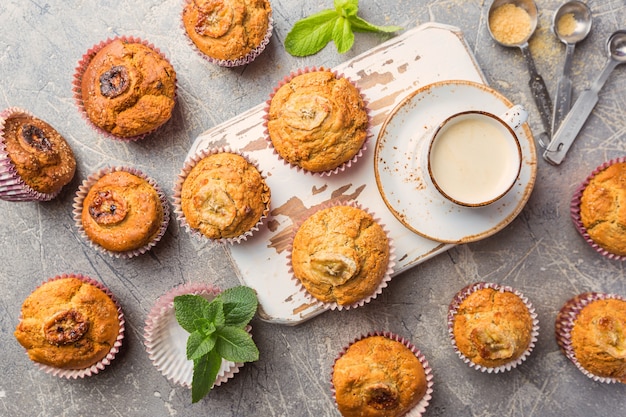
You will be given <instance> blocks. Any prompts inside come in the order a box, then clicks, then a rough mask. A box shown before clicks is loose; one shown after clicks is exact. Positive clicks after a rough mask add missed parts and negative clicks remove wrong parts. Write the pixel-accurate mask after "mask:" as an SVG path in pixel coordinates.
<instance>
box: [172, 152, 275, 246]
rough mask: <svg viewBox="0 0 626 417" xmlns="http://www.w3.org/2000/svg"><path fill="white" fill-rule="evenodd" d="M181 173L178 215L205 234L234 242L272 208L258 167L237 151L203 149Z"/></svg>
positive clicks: (194, 229) (187, 223)
mask: <svg viewBox="0 0 626 417" xmlns="http://www.w3.org/2000/svg"><path fill="white" fill-rule="evenodd" d="M179 177H180V178H181V180H180V181H179V183H178V184H177V189H176V190H175V201H177V202H178V205H179V206H180V214H179V218H180V219H181V221H183V220H184V223H183V224H186V225H187V226H188V227H189V228H190V229H191V230H192V231H194V232H196V233H198V234H199V235H201V236H204V237H206V238H209V239H215V240H220V239H225V240H228V241H229V242H230V243H234V242H235V241H237V239H239V238H243V237H245V236H246V234H248V233H251V231H252V230H253V229H254V228H258V226H259V224H260V222H261V221H262V220H263V218H264V217H265V216H266V215H267V213H268V212H269V205H270V197H271V192H270V188H269V187H268V186H267V184H266V182H265V179H264V178H263V176H262V175H261V172H260V171H259V170H258V169H257V167H256V166H255V165H254V164H253V163H251V162H250V161H249V160H248V159H247V158H245V157H244V156H243V155H240V154H238V153H236V152H231V151H228V150H220V149H214V150H212V151H211V150H209V151H204V152H201V153H200V154H199V155H196V158H194V159H193V160H192V161H191V162H190V164H188V166H187V167H185V168H184V169H183V173H182V174H181V175H180V176H179Z"/></svg>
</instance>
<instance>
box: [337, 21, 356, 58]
mask: <svg viewBox="0 0 626 417" xmlns="http://www.w3.org/2000/svg"><path fill="white" fill-rule="evenodd" d="M333 42H335V46H336V47H337V52H339V53H340V54H343V53H346V52H348V51H349V50H350V48H352V45H353V44H354V32H352V29H351V28H350V21H349V20H348V19H346V18H345V17H340V18H339V19H337V21H336V22H335V27H334V28H333Z"/></svg>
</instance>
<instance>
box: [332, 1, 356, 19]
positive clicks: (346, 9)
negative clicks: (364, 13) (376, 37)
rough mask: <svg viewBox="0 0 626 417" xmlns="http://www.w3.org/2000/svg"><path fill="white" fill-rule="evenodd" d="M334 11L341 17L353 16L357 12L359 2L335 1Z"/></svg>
mask: <svg viewBox="0 0 626 417" xmlns="http://www.w3.org/2000/svg"><path fill="white" fill-rule="evenodd" d="M335 10H336V11H337V14H339V15H340V16H343V17H348V16H355V15H356V14H357V12H358V11H359V0H335Z"/></svg>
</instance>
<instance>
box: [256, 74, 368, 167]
mask: <svg viewBox="0 0 626 417" xmlns="http://www.w3.org/2000/svg"><path fill="white" fill-rule="evenodd" d="M316 71H330V72H332V73H333V74H334V75H335V77H336V78H344V79H346V80H348V81H350V83H351V84H352V85H353V86H354V87H356V89H357V90H358V91H359V94H360V95H361V98H362V99H363V105H364V108H365V111H366V112H367V118H368V129H367V136H366V138H365V140H364V141H363V145H362V146H361V149H359V151H358V152H357V153H356V154H355V155H354V156H353V157H352V158H351V159H349V160H348V161H346V162H344V163H343V164H341V165H339V166H338V167H336V168H334V169H331V170H328V171H320V172H313V171H309V170H307V169H304V168H302V167H300V166H298V165H295V164H292V163H290V162H288V161H286V160H285V159H284V158H283V157H282V156H281V155H280V154H279V153H278V151H276V148H275V147H274V144H273V143H272V139H271V138H270V134H269V130H268V128H267V124H268V121H269V120H268V116H269V109H270V105H271V103H272V99H273V98H274V95H275V94H276V92H277V91H278V90H279V89H280V88H281V87H282V86H284V85H285V84H288V83H289V82H290V81H291V80H293V79H294V78H295V77H297V76H299V75H302V74H306V73H309V72H316ZM264 113H265V115H264V121H263V126H264V127H265V130H264V133H265V139H266V141H267V143H268V144H269V146H270V148H272V150H273V151H274V152H273V153H274V155H276V157H277V158H278V159H279V160H282V161H283V163H284V164H285V165H289V166H290V167H292V168H293V169H295V170H296V171H297V172H302V173H305V174H310V175H314V176H322V177H323V176H330V175H334V174H338V173H340V172H344V171H345V170H347V169H349V168H350V167H351V166H352V165H353V164H355V163H356V162H357V161H358V160H359V159H360V158H361V157H362V156H363V154H364V153H365V151H366V150H367V145H368V142H369V141H370V138H371V136H372V132H371V125H372V117H371V115H370V110H369V102H368V100H367V97H365V95H364V94H363V92H362V91H361V89H360V88H359V87H358V85H357V84H356V83H355V82H354V81H352V80H351V79H350V78H349V77H347V76H345V75H344V74H340V73H338V72H336V71H332V70H329V69H328V68H325V67H319V68H318V67H305V68H303V69H299V70H297V71H294V72H292V73H291V74H289V75H287V76H285V77H284V78H283V79H282V80H281V81H280V82H279V83H278V85H276V87H274V90H273V91H272V93H271V94H270V98H269V99H268V100H267V101H266V102H265V109H264Z"/></svg>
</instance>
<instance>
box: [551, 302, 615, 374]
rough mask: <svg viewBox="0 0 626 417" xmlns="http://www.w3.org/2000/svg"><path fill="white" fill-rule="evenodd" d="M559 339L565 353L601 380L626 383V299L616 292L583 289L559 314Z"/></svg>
mask: <svg viewBox="0 0 626 417" xmlns="http://www.w3.org/2000/svg"><path fill="white" fill-rule="evenodd" d="M555 329H556V340H557V343H558V345H559V347H560V348H561V351H562V352H563V353H564V354H565V356H566V357H567V358H568V359H569V360H570V361H572V363H574V364H575V365H576V366H577V367H578V368H579V369H580V370H581V371H582V372H583V373H584V374H586V375H587V376H588V377H589V378H592V379H594V380H596V381H600V382H607V383H613V382H621V383H626V300H625V299H624V298H623V297H620V296H618V295H615V294H602V293H593V292H589V293H582V294H579V295H577V296H576V297H574V298H572V299H570V300H568V301H567V302H566V303H565V304H564V305H563V307H562V308H561V310H560V311H559V313H558V315H557V318H556V326H555Z"/></svg>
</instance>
